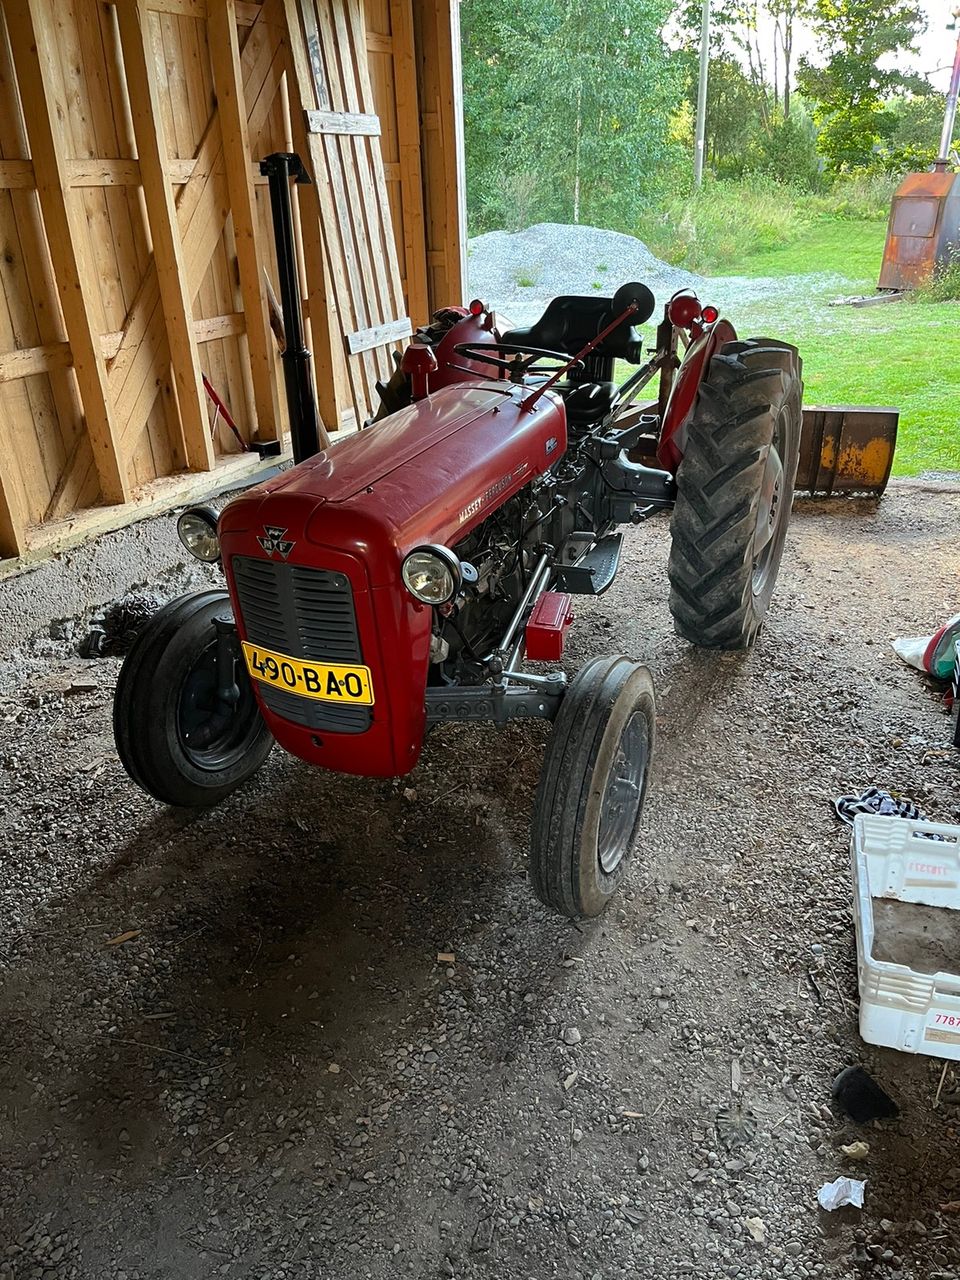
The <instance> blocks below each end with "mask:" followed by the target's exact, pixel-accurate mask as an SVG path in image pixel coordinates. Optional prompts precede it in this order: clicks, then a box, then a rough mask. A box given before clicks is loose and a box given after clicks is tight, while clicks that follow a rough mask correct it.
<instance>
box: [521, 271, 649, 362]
mask: <svg viewBox="0 0 960 1280" xmlns="http://www.w3.org/2000/svg"><path fill="white" fill-rule="evenodd" d="M630 302H636V303H637V305H638V306H639V307H640V310H639V311H638V313H637V315H636V317H635V321H636V323H639V324H643V322H644V321H645V320H648V319H649V318H650V315H651V313H652V311H653V294H652V293H651V292H650V290H649V289H648V288H647V287H646V285H643V284H629V285H623V286H622V287H621V288H620V289H618V290H617V292H616V294H615V295H614V297H612V298H595V297H590V298H580V297H575V296H569V297H568V296H563V297H559V298H553V299H552V301H550V302H549V303H548V304H547V309H546V311H544V313H543V315H542V316H541V317H540V319H539V320H537V321H536V322H535V323H534V324H531V325H527V326H526V327H525V328H520V329H510V330H509V331H508V332H507V333H505V334H504V335H503V341H504V342H505V343H507V344H508V345H511V346H517V347H529V348H531V349H538V348H539V349H540V350H544V351H563V352H565V353H566V354H567V355H571V356H575V355H576V354H577V352H578V351H582V350H583V348H584V347H585V346H586V345H587V343H588V342H591V341H592V340H593V339H594V338H595V337H596V336H597V334H598V333H602V332H603V330H604V329H605V328H606V327H607V326H608V325H609V324H610V323H611V322H612V321H613V320H615V319H616V317H617V316H618V315H622V314H623V312H624V311H625V310H626V308H627V306H628V305H629V304H630ZM642 359H643V346H642V340H641V337H640V333H639V331H638V329H637V328H636V324H635V323H634V324H627V323H624V324H621V325H618V326H617V328H616V329H614V330H613V332H612V333H608V334H607V336H606V337H605V338H604V340H603V342H601V343H600V345H599V346H597V347H595V348H594V350H593V351H592V352H591V353H590V355H588V356H587V357H586V359H585V361H584V365H585V368H584V369H583V370H581V371H579V373H572V374H571V375H570V383H571V384H573V383H578V382H584V383H585V382H595V383H600V384H601V385H602V384H603V383H606V382H612V380H613V366H614V362H615V361H617V360H628V361H630V363H631V364H640V363H641V361H642Z"/></svg>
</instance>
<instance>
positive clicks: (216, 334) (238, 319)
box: [193, 311, 247, 342]
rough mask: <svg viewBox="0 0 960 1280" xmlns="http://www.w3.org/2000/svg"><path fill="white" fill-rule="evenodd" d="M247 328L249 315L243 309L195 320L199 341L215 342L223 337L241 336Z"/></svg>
mask: <svg viewBox="0 0 960 1280" xmlns="http://www.w3.org/2000/svg"><path fill="white" fill-rule="evenodd" d="M246 328H247V317H246V316H245V315H244V313H243V312H242V311H234V312H231V313H230V314H229V315H223V316H208V317H207V318H206V319H204V320H194V322H193V332H194V334H195V335H196V339H197V342H213V341H215V340H219V339H221V338H239V336H240V334H241V333H245V332H246Z"/></svg>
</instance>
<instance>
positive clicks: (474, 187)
mask: <svg viewBox="0 0 960 1280" xmlns="http://www.w3.org/2000/svg"><path fill="white" fill-rule="evenodd" d="M669 9H670V0H526V2H525V3H524V5H523V6H513V5H507V4H504V3H502V0H463V5H462V9H461V21H462V29H463V64H464V120H465V128H466V145H467V194H468V207H469V208H470V212H471V222H472V226H473V228H474V229H486V228H487V227H492V226H509V225H511V224H512V223H514V222H515V218H514V214H515V213H516V212H517V211H516V210H515V209H514V207H513V206H514V205H515V203H516V200H517V196H518V194H519V195H522V196H523V199H524V203H525V205H526V206H527V209H528V213H527V217H529V218H534V219H538V220H554V221H558V222H579V221H586V222H591V223H595V224H598V225H603V226H610V227H614V228H618V229H622V230H634V229H635V227H636V224H637V219H638V215H639V212H640V211H641V209H642V207H643V205H644V202H645V201H646V200H649V199H650V198H651V197H652V195H653V194H654V193H655V192H656V191H657V190H658V188H659V187H660V186H661V184H662V179H663V174H664V172H665V171H666V170H667V169H668V168H670V167H671V162H672V159H673V149H672V145H671V143H670V141H669V138H668V133H669V119H670V115H671V112H672V111H673V109H674V107H675V106H676V103H677V102H678V100H679V97H680V92H681V89H680V70H679V67H677V66H675V65H674V59H673V58H672V57H671V55H670V54H669V52H668V50H667V49H666V46H665V45H664V43H663V40H662V37H661V34H660V32H661V28H662V26H663V23H664V21H665V19H666V16H667V14H668V12H669Z"/></svg>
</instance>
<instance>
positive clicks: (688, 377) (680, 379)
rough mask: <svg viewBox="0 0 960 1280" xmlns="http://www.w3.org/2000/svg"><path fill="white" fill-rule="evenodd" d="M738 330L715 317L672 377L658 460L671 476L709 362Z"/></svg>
mask: <svg viewBox="0 0 960 1280" xmlns="http://www.w3.org/2000/svg"><path fill="white" fill-rule="evenodd" d="M736 340H737V331H736V329H734V327H733V325H732V324H731V323H730V321H729V320H723V319H720V320H717V321H715V322H714V323H713V324H712V325H711V326H710V328H709V329H705V330H704V332H703V333H701V334H700V336H699V337H698V338H694V340H693V341H692V342H691V343H690V345H689V347H687V350H686V352H685V353H684V357H683V360H682V361H681V364H680V368H679V369H678V370H677V375H676V377H675V378H674V380H673V386H672V388H671V390H670V398H669V399H668V400H667V407H666V409H665V410H664V413H663V423H662V425H661V427H660V440H659V442H658V444H657V462H658V463H659V465H660V466H661V467H662V468H663V470H664V471H669V472H671V473H672V474H673V475H676V474H677V468H678V467H679V466H680V461H681V459H682V458H683V453H684V449H685V448H686V428H687V423H688V422H689V420H690V415H691V413H692V412H693V406H694V404H696V400H697V395H698V393H699V391H700V383H701V382H702V381H703V376H704V374H705V373H706V371H707V368H708V366H709V364H710V361H711V360H712V359H713V357H714V356H715V355H716V354H717V351H718V350H719V349H720V348H721V347H722V346H723V344H724V343H725V342H736Z"/></svg>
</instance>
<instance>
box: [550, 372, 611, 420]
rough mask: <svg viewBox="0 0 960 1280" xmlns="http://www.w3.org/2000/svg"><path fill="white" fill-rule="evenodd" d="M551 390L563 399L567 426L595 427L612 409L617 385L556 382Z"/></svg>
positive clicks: (609, 383) (608, 383)
mask: <svg viewBox="0 0 960 1280" xmlns="http://www.w3.org/2000/svg"><path fill="white" fill-rule="evenodd" d="M552 390H554V391H556V392H558V393H559V394H560V395H561V396H562V397H563V403H564V407H565V408H566V411H567V423H568V424H569V426H571V427H573V428H577V427H595V426H596V425H597V423H598V422H602V421H603V419H604V418H606V417H607V415H608V414H609V413H610V412H611V410H612V409H613V405H614V400H615V397H616V394H617V384H616V383H615V382H558V383H557V385H556V386H555V387H553V388H552Z"/></svg>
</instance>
